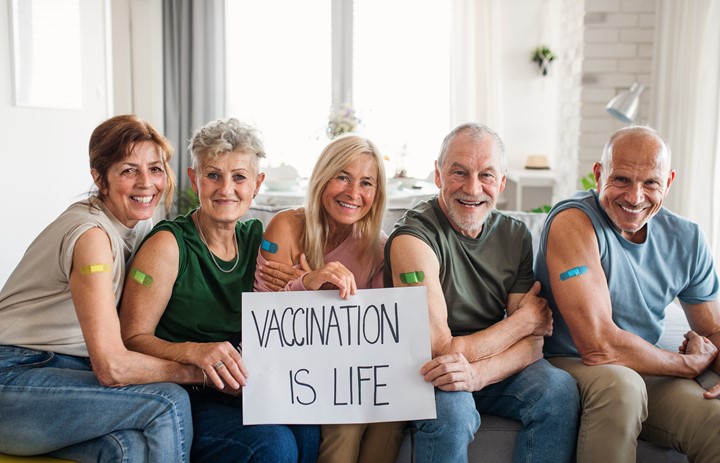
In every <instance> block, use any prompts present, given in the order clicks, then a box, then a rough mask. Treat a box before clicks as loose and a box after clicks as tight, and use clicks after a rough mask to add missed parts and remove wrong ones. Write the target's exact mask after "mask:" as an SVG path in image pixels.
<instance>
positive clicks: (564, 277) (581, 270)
mask: <svg viewBox="0 0 720 463" xmlns="http://www.w3.org/2000/svg"><path fill="white" fill-rule="evenodd" d="M587 271H588V268H587V267H586V266H584V265H581V266H580V267H575V268H571V269H570V270H568V271H566V272H562V273H561V274H560V280H561V281H565V280H567V279H568V278H572V277H576V276H578V275H582V274H584V273H587Z"/></svg>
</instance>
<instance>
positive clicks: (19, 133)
mask: <svg viewBox="0 0 720 463" xmlns="http://www.w3.org/2000/svg"><path fill="white" fill-rule="evenodd" d="M8 3H9V0H0V31H3V32H4V33H0V63H2V64H0V156H2V159H3V161H2V167H3V178H2V181H0V197H2V198H3V200H4V201H3V202H4V204H3V220H2V231H1V232H0V233H2V236H1V237H0V285H3V284H4V283H5V281H6V279H7V277H8V276H9V275H10V272H12V270H13V269H14V267H15V265H16V264H17V262H18V261H19V260H20V258H21V257H22V254H23V253H24V251H25V249H26V248H27V246H28V245H29V244H30V243H31V241H32V240H33V239H34V238H35V236H37V234H38V233H39V232H40V231H41V230H42V229H43V228H44V227H45V226H46V225H47V224H48V223H49V222H50V221H52V220H53V219H54V218H55V217H56V216H57V215H58V214H59V213H60V212H62V211H63V210H64V209H65V208H66V207H67V206H68V205H69V204H70V203H71V202H73V201H76V200H78V199H79V198H81V197H83V196H84V195H85V194H86V193H87V191H88V190H89V188H90V186H91V185H92V177H91V176H90V169H89V166H88V154H87V143H88V139H89V137H90V133H91V132H92V130H93V128H94V127H96V126H97V124H98V123H100V122H101V121H102V120H104V119H105V118H106V117H107V115H108V113H109V111H108V102H107V86H106V83H107V75H106V67H105V63H106V60H105V56H106V55H105V44H106V41H105V31H106V29H105V26H104V20H105V2H103V1H97V0H81V2H80V3H81V24H83V31H82V38H81V41H82V47H83V49H82V56H83V105H84V107H83V109H82V110H60V109H36V108H23V107H17V106H14V105H13V101H12V95H13V94H12V79H11V74H10V73H11V69H12V66H11V62H10V39H9V35H10V34H8V33H7V31H9V30H10V23H9V17H8V12H9V7H8Z"/></svg>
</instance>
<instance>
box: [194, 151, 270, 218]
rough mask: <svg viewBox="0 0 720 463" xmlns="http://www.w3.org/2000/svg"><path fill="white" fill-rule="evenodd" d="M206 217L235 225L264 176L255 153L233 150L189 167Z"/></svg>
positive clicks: (245, 210) (248, 206)
mask: <svg viewBox="0 0 720 463" xmlns="http://www.w3.org/2000/svg"><path fill="white" fill-rule="evenodd" d="M188 176H189V177H190V182H191V184H192V188H193V190H195V193H197V195H198V198H199V200H200V207H202V212H203V218H206V217H207V218H209V219H211V220H212V221H214V222H216V223H226V224H231V225H232V226H233V227H234V226H235V222H237V220H238V219H239V218H240V217H242V216H243V215H244V214H245V213H246V212H247V210H248V209H249V208H250V204H251V203H252V200H253V198H254V196H255V195H256V194H257V192H258V190H259V189H260V185H261V184H262V182H263V180H264V179H265V174H262V173H258V165H257V159H256V155H255V153H251V152H248V151H234V152H229V153H222V154H220V155H218V156H216V157H214V158H211V159H208V160H207V161H205V162H204V163H203V164H202V165H200V166H199V167H198V168H197V169H193V168H192V167H191V168H188Z"/></svg>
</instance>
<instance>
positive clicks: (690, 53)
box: [651, 0, 720, 266]
mask: <svg viewBox="0 0 720 463" xmlns="http://www.w3.org/2000/svg"><path fill="white" fill-rule="evenodd" d="M719 25H720V2H718V1H717V0H693V1H686V2H680V1H676V0H660V1H659V2H658V10H657V27H656V40H655V63H654V65H655V69H654V80H653V91H654V92H655V98H654V99H653V100H654V104H653V108H652V114H651V124H652V125H654V126H655V128H657V130H658V131H659V132H660V133H661V134H662V135H663V136H664V137H665V138H666V139H667V141H668V142H669V144H670V146H671V148H672V152H673V158H672V164H673V167H674V168H675V170H676V172H677V176H676V178H675V182H674V184H673V186H672V188H671V189H670V193H669V195H668V197H667V200H666V203H665V204H666V206H667V207H668V208H669V209H670V210H672V211H674V212H676V213H678V214H680V215H682V216H685V217H687V218H689V219H691V220H693V221H695V222H697V223H699V224H700V226H701V228H702V229H703V232H704V233H705V236H706V237H707V239H708V241H709V242H710V243H711V246H712V247H713V252H714V254H715V261H716V266H717V265H718V263H720V187H719V186H718V178H719V177H718V175H719V174H720V140H719V138H718V132H720V92H719V90H718V87H719V85H718V82H720V26H719Z"/></svg>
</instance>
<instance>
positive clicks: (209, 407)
mask: <svg viewBox="0 0 720 463" xmlns="http://www.w3.org/2000/svg"><path fill="white" fill-rule="evenodd" d="M190 403H191V405H192V415H193V427H194V429H195V438H194V440H193V446H192V460H193V462H196V463H197V462H212V463H223V462H228V463H230V462H232V463H240V462H255V463H263V462H268V463H276V462H277V463H282V462H288V463H295V462H302V463H306V462H307V463H310V462H312V463H314V462H315V461H316V460H317V453H318V446H319V445H320V426H317V425H306V426H303V425H294V426H286V425H247V426H245V425H243V418H242V398H241V397H237V398H236V397H231V396H228V395H225V394H222V393H220V392H217V391H214V390H212V389H205V390H202V391H197V392H194V391H190Z"/></svg>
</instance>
